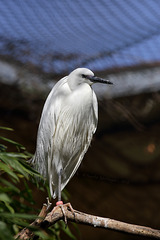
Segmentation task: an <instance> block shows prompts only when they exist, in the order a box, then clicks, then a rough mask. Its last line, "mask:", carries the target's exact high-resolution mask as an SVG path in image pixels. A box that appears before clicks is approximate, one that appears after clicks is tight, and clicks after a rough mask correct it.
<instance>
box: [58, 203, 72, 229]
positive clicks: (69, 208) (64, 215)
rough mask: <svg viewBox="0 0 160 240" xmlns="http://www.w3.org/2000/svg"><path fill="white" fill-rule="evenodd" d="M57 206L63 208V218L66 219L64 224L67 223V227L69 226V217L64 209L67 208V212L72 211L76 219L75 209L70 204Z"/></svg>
mask: <svg viewBox="0 0 160 240" xmlns="http://www.w3.org/2000/svg"><path fill="white" fill-rule="evenodd" d="M57 206H59V207H60V208H61V211H62V214H63V217H64V222H65V225H66V226H67V216H66V213H65V209H64V207H67V210H70V211H71V212H72V214H73V215H74V218H75V212H74V209H73V207H72V205H71V204H70V203H66V204H58V205H57Z"/></svg>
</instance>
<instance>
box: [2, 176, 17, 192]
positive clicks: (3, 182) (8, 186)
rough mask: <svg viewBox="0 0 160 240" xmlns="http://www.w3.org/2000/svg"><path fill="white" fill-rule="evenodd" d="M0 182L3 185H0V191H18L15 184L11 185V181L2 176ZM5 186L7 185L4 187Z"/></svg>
mask: <svg viewBox="0 0 160 240" xmlns="http://www.w3.org/2000/svg"><path fill="white" fill-rule="evenodd" d="M0 182H1V183H2V184H3V185H4V186H5V187H2V186H0V192H2V191H3V192H11V191H12V192H15V193H20V190H19V188H17V187H16V186H15V185H13V184H12V183H11V182H9V181H7V180H6V179H4V178H0ZM6 186H7V187H6Z"/></svg>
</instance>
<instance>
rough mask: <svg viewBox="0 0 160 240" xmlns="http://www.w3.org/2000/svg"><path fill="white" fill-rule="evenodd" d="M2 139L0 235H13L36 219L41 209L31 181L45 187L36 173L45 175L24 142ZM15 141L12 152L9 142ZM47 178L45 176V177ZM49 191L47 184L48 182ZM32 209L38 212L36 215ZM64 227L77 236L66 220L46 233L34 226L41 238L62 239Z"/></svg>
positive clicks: (7, 236) (9, 236)
mask: <svg viewBox="0 0 160 240" xmlns="http://www.w3.org/2000/svg"><path fill="white" fill-rule="evenodd" d="M0 129H3V130H7V131H13V129H10V128H5V127H0ZM0 140H1V141H2V142H5V143H6V144H5V145H4V144H1V143H0V239H2V240H6V239H7V240H8V239H14V235H15V234H17V233H18V232H19V231H20V230H21V229H22V228H24V227H27V226H29V223H30V222H32V221H34V219H35V218H36V217H37V214H38V213H39V211H40V209H37V212H36V213H35V205H36V203H35V201H34V199H33V194H32V189H31V188H30V186H29V183H30V182H31V181H32V185H33V184H36V187H37V188H39V189H40V190H44V188H42V185H41V187H40V184H39V183H38V182H37V177H38V178H41V179H42V177H41V176H40V175H39V173H37V172H36V171H35V170H34V169H32V168H31V167H30V166H29V164H28V163H27V160H29V159H30V158H31V154H30V153H28V152H27V151H26V149H25V147H24V146H22V145H21V144H19V143H17V142H15V141H13V140H10V139H8V138H5V137H3V136H0ZM10 144H11V145H14V146H15V147H16V149H17V151H16V152H9V147H7V146H6V145H10ZM42 181H43V182H44V179H42ZM45 188H47V190H48V193H49V189H48V185H46V186H45ZM63 198H64V199H65V200H67V194H66V193H65V192H63ZM31 213H35V214H36V215H33V214H31ZM61 230H62V231H63V232H65V234H66V235H67V236H68V237H69V238H71V239H75V236H74V235H73V234H72V233H71V231H70V229H69V228H68V227H66V226H65V224H64V223H63V222H59V223H56V224H55V225H54V226H52V227H50V228H49V229H48V230H47V233H46V232H45V233H44V232H42V231H40V230H37V229H34V231H35V233H36V235H38V236H39V238H40V239H47V240H49V239H57V240H59V239H60V232H61Z"/></svg>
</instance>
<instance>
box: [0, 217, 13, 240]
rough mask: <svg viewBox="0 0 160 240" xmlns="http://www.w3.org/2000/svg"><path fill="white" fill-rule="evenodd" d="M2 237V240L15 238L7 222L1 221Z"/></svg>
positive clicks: (0, 235) (0, 237)
mask: <svg viewBox="0 0 160 240" xmlns="http://www.w3.org/2000/svg"><path fill="white" fill-rule="evenodd" d="M0 239H1V240H13V237H12V235H11V233H10V231H9V229H8V226H7V224H6V223H4V222H2V221H0Z"/></svg>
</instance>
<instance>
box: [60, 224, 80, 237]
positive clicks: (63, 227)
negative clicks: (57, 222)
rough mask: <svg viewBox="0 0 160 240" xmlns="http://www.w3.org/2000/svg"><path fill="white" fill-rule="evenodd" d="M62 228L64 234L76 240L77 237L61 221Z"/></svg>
mask: <svg viewBox="0 0 160 240" xmlns="http://www.w3.org/2000/svg"><path fill="white" fill-rule="evenodd" d="M61 226H62V230H63V231H64V232H65V234H66V235H68V236H69V237H70V238H72V239H74V240H76V239H77V238H76V237H75V236H74V235H73V233H72V232H71V230H70V229H69V227H68V226H67V227H66V224H65V223H64V222H61Z"/></svg>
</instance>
